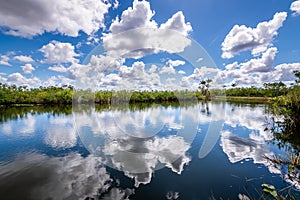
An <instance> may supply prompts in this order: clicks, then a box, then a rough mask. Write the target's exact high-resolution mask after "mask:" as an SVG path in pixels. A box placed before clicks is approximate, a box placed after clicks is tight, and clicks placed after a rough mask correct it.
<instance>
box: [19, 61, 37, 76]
mask: <svg viewBox="0 0 300 200" xmlns="http://www.w3.org/2000/svg"><path fill="white" fill-rule="evenodd" d="M21 68H22V70H23V72H24V73H25V74H31V73H32V71H34V70H35V68H34V67H33V66H32V65H31V64H30V63H27V64H25V65H23V66H21Z"/></svg>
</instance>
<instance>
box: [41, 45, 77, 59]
mask: <svg viewBox="0 0 300 200" xmlns="http://www.w3.org/2000/svg"><path fill="white" fill-rule="evenodd" d="M74 50H75V47H74V46H73V45H72V44H70V43H63V42H58V41H51V42H50V43H49V44H47V45H44V46H43V47H42V48H41V49H40V51H41V52H43V53H44V55H45V57H46V59H45V60H44V61H43V62H45V63H68V62H70V63H73V62H78V60H77V59H76V58H75V57H76V56H79V55H78V54H77V53H75V51H74Z"/></svg>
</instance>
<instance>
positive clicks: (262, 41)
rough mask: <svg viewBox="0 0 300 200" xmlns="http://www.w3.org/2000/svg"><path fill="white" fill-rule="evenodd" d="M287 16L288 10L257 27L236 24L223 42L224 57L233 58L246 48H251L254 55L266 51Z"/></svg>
mask: <svg viewBox="0 0 300 200" xmlns="http://www.w3.org/2000/svg"><path fill="white" fill-rule="evenodd" d="M286 17H287V13H286V12H279V13H276V14H275V15H274V17H273V19H272V20H270V21H266V22H261V23H259V24H258V25H257V26H256V28H251V27H247V26H245V25H241V26H240V25H235V26H234V27H233V28H232V29H231V31H230V32H229V33H228V35H227V36H226V37H225V39H224V41H223V43H222V51H223V53H222V58H232V57H234V55H235V54H237V53H239V52H242V51H246V50H251V51H252V54H253V55H258V54H260V53H262V52H264V51H265V50H266V49H267V48H268V47H269V46H272V43H273V39H274V37H275V36H276V35H277V34H278V32H277V31H278V29H279V28H280V27H282V24H283V22H284V21H285V19H286Z"/></svg>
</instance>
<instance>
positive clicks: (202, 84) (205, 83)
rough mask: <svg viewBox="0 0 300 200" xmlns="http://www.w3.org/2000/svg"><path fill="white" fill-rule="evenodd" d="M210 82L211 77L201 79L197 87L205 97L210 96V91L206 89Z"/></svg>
mask: <svg viewBox="0 0 300 200" xmlns="http://www.w3.org/2000/svg"><path fill="white" fill-rule="evenodd" d="M211 82H212V80H211V79H206V80H202V81H201V82H200V84H199V89H200V90H201V93H202V95H204V96H205V99H209V98H210V92H209V90H208V89H209V87H210V83H211Z"/></svg>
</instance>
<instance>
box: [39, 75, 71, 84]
mask: <svg viewBox="0 0 300 200" xmlns="http://www.w3.org/2000/svg"><path fill="white" fill-rule="evenodd" d="M73 84H74V80H72V79H69V78H67V77H65V76H61V75H58V76H51V77H50V78H48V79H47V80H46V81H44V82H43V86H45V87H49V86H54V85H55V86H58V87H61V86H63V85H73Z"/></svg>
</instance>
